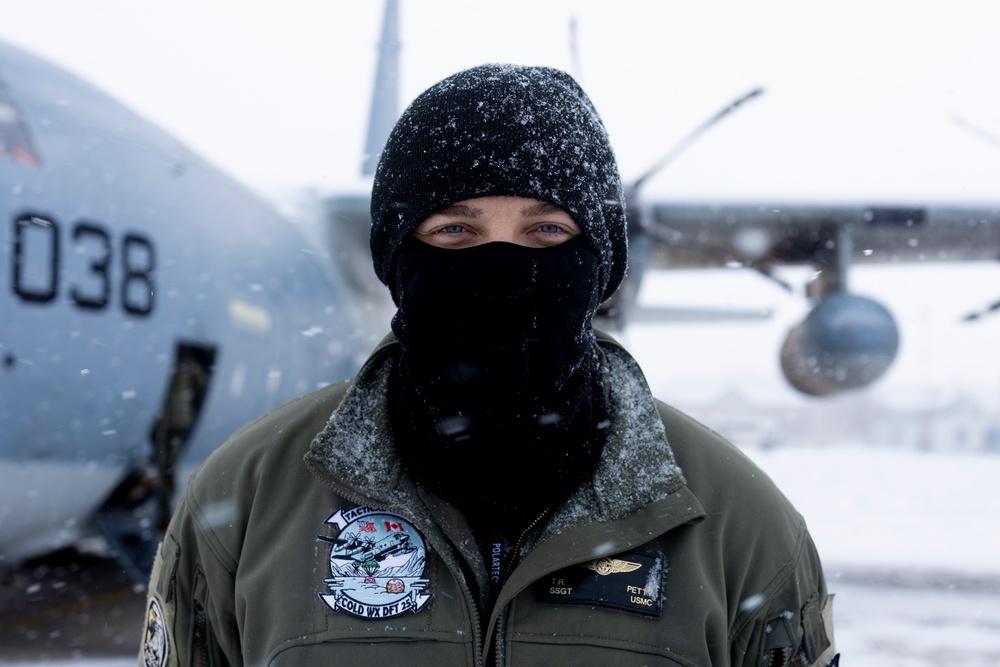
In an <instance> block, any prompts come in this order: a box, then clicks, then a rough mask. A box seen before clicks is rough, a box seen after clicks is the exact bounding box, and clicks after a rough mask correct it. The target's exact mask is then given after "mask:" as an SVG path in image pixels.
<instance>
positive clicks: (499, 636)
mask: <svg viewBox="0 0 1000 667" xmlns="http://www.w3.org/2000/svg"><path fill="white" fill-rule="evenodd" d="M550 511H551V510H548V509H546V510H545V511H543V512H542V513H541V514H539V515H538V516H537V517H535V520H534V521H532V522H531V523H530V524H528V527H527V528H525V529H524V530H523V531H521V536H520V537H519V538H517V542H516V543H515V544H514V549H513V550H512V551H511V559H510V562H509V563H507V567H506V568H505V571H504V574H503V577H502V578H501V579H500V588H501V590H502V589H503V587H504V584H506V583H507V579H509V578H510V575H511V573H513V572H514V567H515V566H516V565H517V562H518V560H519V554H520V553H521V546H522V545H524V540H525V539H526V538H527V537H528V533H530V532H531V531H532V530H534V529H535V527H536V526H538V524H539V523H541V522H542V519H544V518H545V517H546V516H548V514H549V512H550ZM504 616H505V612H504V610H503V609H501V610H500V613H499V614H497V627H496V638H495V640H494V641H495V646H494V649H493V654H494V657H495V658H496V661H497V667H501V666H502V665H503V650H502V649H503V632H504Z"/></svg>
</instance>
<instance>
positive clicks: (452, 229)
mask: <svg viewBox="0 0 1000 667" xmlns="http://www.w3.org/2000/svg"><path fill="white" fill-rule="evenodd" d="M438 231H439V232H442V233H444V234H461V233H462V232H464V231H465V227H463V226H462V225H448V226H447V227H442V228H441V229H439V230H438Z"/></svg>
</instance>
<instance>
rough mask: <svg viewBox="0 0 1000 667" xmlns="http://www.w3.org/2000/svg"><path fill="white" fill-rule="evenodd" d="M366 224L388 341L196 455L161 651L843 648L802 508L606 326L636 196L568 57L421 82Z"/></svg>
mask: <svg viewBox="0 0 1000 667" xmlns="http://www.w3.org/2000/svg"><path fill="white" fill-rule="evenodd" d="M372 220H373V226H372V235H371V246H372V255H373V259H374V264H375V270H376V273H377V274H378V276H379V278H380V279H381V280H382V281H383V282H385V283H386V284H387V285H388V286H389V289H390V290H391V292H392V296H393V299H394V300H395V302H396V304H397V306H398V311H397V314H396V316H395V318H394V319H393V322H392V331H393V335H392V336H390V337H388V338H387V339H386V340H385V341H383V343H382V344H381V345H380V346H379V347H378V349H376V350H375V352H374V353H373V354H372V356H371V357H370V358H369V360H368V362H367V363H366V364H365V365H364V367H363V368H362V369H361V370H360V372H359V373H358V375H357V376H356V377H355V378H354V379H352V380H351V381H349V382H346V383H342V384H339V385H335V386H332V387H328V388H325V389H322V390H320V391H317V392H314V393H312V394H309V395H307V396H305V397H303V398H301V399H298V400H296V401H293V402H292V403H290V404H288V405H285V406H283V407H281V408H279V409H277V410H276V411H274V412H272V413H270V414H268V415H265V416H264V417H262V418H260V419H259V420H257V421H256V422H253V423H251V424H249V425H248V426H246V427H244V428H243V429H242V430H241V431H239V432H237V433H236V434H235V435H234V436H233V437H232V439H231V440H230V441H229V442H228V443H226V444H225V445H224V446H223V447H222V448H220V449H219V451H217V452H216V453H215V454H214V455H213V456H212V457H211V458H210V459H209V460H208V461H207V462H206V463H205V464H204V466H203V467H202V468H201V469H200V470H199V471H198V472H197V473H196V474H195V475H194V476H193V478H192V479H191V482H190V484H189V486H188V488H187V491H186V493H185V494H184V497H183V499H182V500H181V502H180V504H179V506H178V508H177V511H176V513H175V515H174V517H173V520H172V522H171V525H170V529H169V531H168V533H167V535H166V538H165V540H164V542H163V544H162V546H161V548H160V551H159V554H158V556H157V562H156V565H155V567H154V570H153V573H152V577H151V582H150V602H149V609H148V613H147V617H148V619H150V620H149V621H148V627H149V628H150V629H148V630H147V633H146V636H147V637H150V638H156V641H151V642H150V645H149V646H148V647H147V649H148V650H147V651H146V652H145V653H144V659H145V662H146V664H172V665H173V664H188V663H193V662H199V663H202V662H205V663H208V664H233V665H236V664H244V663H247V664H265V663H266V664H272V663H273V664H383V665H391V664H397V663H402V662H405V663H408V664H419V665H424V664H436V665H466V664H468V665H480V664H485V663H490V664H493V663H497V664H513V665H534V664H560V665H562V664H565V665H606V664H616V665H632V664H636V665H639V664H662V665H681V664H683V665H747V666H750V665H752V666H754V667H758V666H760V665H786V664H808V665H834V664H836V662H837V657H836V655H835V651H834V648H833V636H832V626H831V620H830V619H831V601H830V598H829V596H828V595H827V590H826V585H825V582H824V579H823V574H822V570H821V566H820V562H819V558H818V556H817V554H816V552H815V549H814V547H813V544H812V541H811V539H810V538H809V535H808V532H807V530H806V527H805V524H804V522H803V520H802V518H801V517H800V516H799V515H798V514H797V513H796V512H795V510H794V509H793V508H792V507H791V505H790V504H789V503H788V501H787V500H786V499H785V498H784V497H783V496H782V495H781V494H780V492H778V490H777V489H776V488H775V487H774V486H773V484H772V483H771V482H770V480H769V479H768V478H767V476H766V475H764V474H763V473H762V472H761V471H760V470H758V469H757V468H756V467H754V465H753V464H752V463H750V462H749V461H748V460H747V459H746V458H745V457H744V456H743V455H742V454H740V452H739V451H737V450H736V449H734V448H733V447H732V446H731V445H729V444H728V443H726V442H725V441H723V440H722V439H720V438H719V437H718V436H717V435H715V434H714V433H712V432H711V431H709V430H708V429H706V428H704V427H702V426H700V425H699V424H697V423H695V422H694V421H692V420H691V419H689V418H687V417H685V416H683V415H681V414H680V413H678V412H677V411H675V410H673V409H672V408H670V407H668V406H666V405H663V404H662V403H659V402H657V401H655V400H654V399H653V398H652V396H651V395H650V393H649V390H648V388H647V386H646V382H645V379H644V377H643V375H642V372H641V370H640V369H639V367H638V366H637V364H636V363H635V361H634V360H633V359H632V358H631V357H630V356H629V355H628V353H626V352H625V351H624V350H623V349H622V348H621V347H619V346H618V345H617V344H616V343H615V342H614V341H612V340H611V339H610V338H608V337H606V336H603V335H595V333H594V331H593V330H592V328H591V318H592V317H593V315H594V313H595V311H596V309H597V307H598V304H599V303H601V302H602V301H603V300H605V299H607V298H608V297H609V296H611V294H612V293H614V291H615V289H616V288H617V287H618V285H619V283H620V282H621V280H622V277H623V276H624V273H625V265H626V255H627V249H626V242H625V219H624V201H623V197H622V190H621V181H620V178H619V175H618V169H617V166H616V164H615V160H614V155H613V153H612V151H611V148H610V145H609V143H608V138H607V134H606V132H605V130H604V127H603V125H602V123H601V121H600V119H599V117H598V115H597V113H596V111H595V110H594V108H593V106H592V105H591V103H590V101H589V99H588V98H587V97H586V95H585V94H584V93H583V91H582V90H580V88H579V87H578V86H577V84H576V83H575V82H574V81H573V80H572V79H571V78H570V77H569V76H568V75H566V74H564V73H562V72H559V71H557V70H552V69H546V68H529V67H518V66H510V65H487V66H482V67H478V68H474V69H471V70H468V71H465V72H460V73H458V74H456V75H454V76H452V77H449V78H448V79H445V80H444V81H442V82H440V83H438V84H437V85H435V86H433V87H431V88H430V89H429V90H427V91H426V92H424V93H423V94H422V95H421V96H420V97H419V98H417V100H415V101H414V102H413V104H412V105H411V106H410V107H409V108H408V109H407V111H406V112H405V113H404V114H403V116H402V117H401V119H400V120H399V122H398V123H397V125H396V127H395V129H394V130H393V132H392V134H391V136H390V138H389V140H388V142H387V144H386V147H385V150H384V151H383V154H382V156H381V161H380V164H379V168H378V171H377V173H376V177H375V182H374V186H373V189H372ZM303 459H304V460H303ZM161 630H165V632H162V631H161Z"/></svg>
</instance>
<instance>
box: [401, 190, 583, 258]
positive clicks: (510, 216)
mask: <svg viewBox="0 0 1000 667" xmlns="http://www.w3.org/2000/svg"><path fill="white" fill-rule="evenodd" d="M579 233H580V227H579V225H577V224H576V223H575V222H573V218H571V217H570V215H569V214H568V213H566V211H564V210H562V209H561V208H559V207H558V206H556V205H554V204H550V203H548V202H543V201H539V200H537V199H528V198H526V197H476V198H475V199H466V200H463V201H460V202H456V203H454V204H451V205H450V206H447V207H445V208H443V209H441V210H440V211H437V212H436V213H432V214H431V215H430V216H429V217H428V218H427V219H426V220H424V221H423V222H422V223H420V226H419V227H417V229H416V231H414V232H413V234H414V236H415V237H416V238H418V239H419V240H421V241H423V242H424V243H428V244H430V245H433V246H437V247H439V248H469V247H472V246H476V245H481V244H483V243H492V242H494V241H505V242H507V243H515V244H517V245H521V246H526V247H528V248H548V247H550V246H555V245H559V244H560V243H565V242H566V241H568V240H570V239H571V238H573V237H574V236H576V235H577V234H579Z"/></svg>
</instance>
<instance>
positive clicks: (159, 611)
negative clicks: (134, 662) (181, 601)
mask: <svg viewBox="0 0 1000 667" xmlns="http://www.w3.org/2000/svg"><path fill="white" fill-rule="evenodd" d="M169 655H170V642H169V641H168V639H167V624H166V617H165V616H164V615H163V607H162V606H161V605H160V601H159V600H158V599H156V598H155V597H152V596H151V597H150V598H149V604H148V605H147V606H146V632H145V634H144V637H143V641H142V664H144V665H145V666H146V667H164V665H166V664H167V659H168V658H169Z"/></svg>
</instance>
